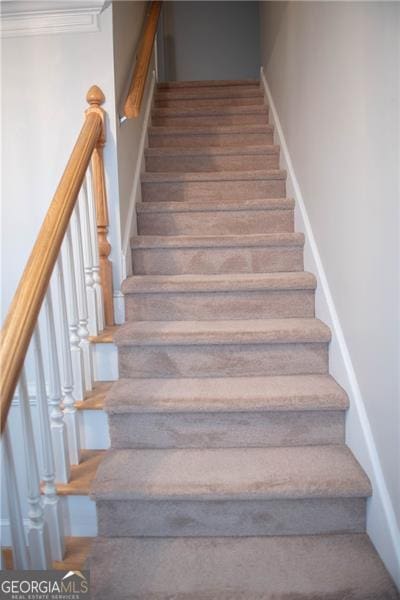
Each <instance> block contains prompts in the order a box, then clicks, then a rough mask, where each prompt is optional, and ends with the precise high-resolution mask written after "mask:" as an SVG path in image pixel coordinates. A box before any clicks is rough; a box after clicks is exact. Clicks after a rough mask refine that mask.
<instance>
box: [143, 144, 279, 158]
mask: <svg viewBox="0 0 400 600" xmlns="http://www.w3.org/2000/svg"><path fill="white" fill-rule="evenodd" d="M144 153H145V155H146V156H168V157H171V156H208V155H213V156H231V155H245V154H279V146H277V145H275V144H249V145H246V144H243V145H241V146H201V147H200V148H199V147H196V148H193V147H192V146H183V147H180V146H171V147H163V146H161V147H160V148H157V147H155V148H145V151H144Z"/></svg>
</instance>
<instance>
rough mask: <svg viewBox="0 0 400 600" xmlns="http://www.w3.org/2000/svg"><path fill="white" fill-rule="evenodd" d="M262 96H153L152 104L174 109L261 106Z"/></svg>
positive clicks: (262, 102) (157, 106)
mask: <svg viewBox="0 0 400 600" xmlns="http://www.w3.org/2000/svg"><path fill="white" fill-rule="evenodd" d="M263 104H264V98H263V97H262V96H248V97H245V98H240V97H239V98H206V99H204V98H179V99H178V98H175V99H174V98H159V97H157V96H156V97H155V101H154V106H155V107H156V108H174V109H179V110H181V109H185V108H189V109H193V108H198V109H204V108H219V107H224V108H225V107H226V106H262V105H263Z"/></svg>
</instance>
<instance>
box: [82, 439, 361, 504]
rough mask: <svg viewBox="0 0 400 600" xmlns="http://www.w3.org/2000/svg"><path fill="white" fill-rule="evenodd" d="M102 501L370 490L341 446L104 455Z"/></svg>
mask: <svg viewBox="0 0 400 600" xmlns="http://www.w3.org/2000/svg"><path fill="white" fill-rule="evenodd" d="M91 495H92V497H94V498H95V499H97V500H100V499H103V500H106V499H109V500H111V499H115V500H117V499H118V500H126V499H153V500H156V499H157V500H161V499H163V500H167V499H171V500H178V499H182V500H184V499H185V500H188V499H190V500H196V499H197V500H212V499H218V498H220V499H228V498H229V499H235V500H250V499H261V498H262V499H271V500H272V499H284V498H287V499H288V498H293V499H294V498H322V497H330V498H331V497H335V498H336V497H345V498H348V497H366V496H369V495H371V484H370V482H369V480H368V477H367V476H366V474H365V473H364V471H363V470H362V469H361V467H360V465H359V464H358V462H357V461H356V459H355V458H354V456H353V454H352V453H351V451H350V450H349V449H348V448H347V446H345V445H337V446H297V447H269V448H268V447H266V448H201V449H192V448H185V449H165V448H164V449H162V450H158V449H150V450H148V449H145V450H142V449H140V450H132V449H123V450H110V451H108V452H107V453H106V455H105V457H104V460H103V461H102V463H101V465H100V467H99V469H98V471H97V475H96V478H95V481H94V482H93V485H92V490H91Z"/></svg>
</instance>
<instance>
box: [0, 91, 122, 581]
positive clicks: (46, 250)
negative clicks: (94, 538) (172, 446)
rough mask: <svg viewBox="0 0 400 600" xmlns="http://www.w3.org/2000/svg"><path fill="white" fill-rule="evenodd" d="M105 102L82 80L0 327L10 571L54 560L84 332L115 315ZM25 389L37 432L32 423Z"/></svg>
mask: <svg viewBox="0 0 400 600" xmlns="http://www.w3.org/2000/svg"><path fill="white" fill-rule="evenodd" d="M104 100H105V98H104V95H103V93H102V91H101V90H100V89H99V88H98V87H97V86H93V87H92V88H90V90H89V92H88V94H87V101H88V103H89V108H88V109H87V110H86V114H85V121H84V124H83V126H82V129H81V131H80V134H79V136H78V139H77V142H76V144H75V147H74V149H73V151H72V154H71V156H70V159H69V161H68V164H67V166H66V168H65V171H64V174H63V176H62V178H61V180H60V183H59V185H58V187H57V190H56V193H55V195H54V197H53V200H52V202H51V204H50V207H49V209H48V212H47V214H46V217H45V220H44V222H43V224H42V227H41V229H40V232H39V235H38V237H37V240H36V243H35V245H34V247H33V250H32V253H31V255H30V258H29V260H28V263H27V265H26V267H25V270H24V272H23V275H22V278H21V281H20V283H19V286H18V288H17V291H16V293H15V296H14V299H13V301H12V303H11V306H10V309H9V312H8V315H7V317H6V320H5V324H4V327H3V329H2V332H1V341H0V366H1V383H0V392H1V395H0V410H1V431H2V433H3V436H2V451H3V469H4V472H5V476H6V479H7V490H6V492H7V493H6V497H7V498H8V502H7V504H8V514H9V520H10V535H11V543H12V553H13V561H14V568H17V569H19V568H21V569H28V568H32V569H48V568H51V564H52V561H53V560H62V557H63V552H64V535H63V522H62V518H61V514H60V507H59V504H58V497H57V494H56V487H55V486H56V483H57V482H60V483H67V482H68V480H69V475H70V466H71V464H77V463H79V461H80V432H79V420H78V415H77V409H76V402H77V401H81V400H83V399H84V397H85V395H86V393H87V392H89V391H90V390H92V387H93V383H94V373H93V362H92V354H91V344H90V341H89V336H96V335H98V334H99V333H100V332H101V331H102V330H103V329H104V327H105V326H107V325H112V324H113V323H114V317H113V295H112V271H111V263H110V261H109V258H108V257H109V254H110V250H111V246H110V244H109V242H108V240H107V232H108V210H107V196H106V188H105V177H104V163H103V146H104V144H105V113H104V110H103V109H102V108H101V105H102V104H103V103H104ZM89 166H91V168H89ZM26 367H28V372H29V383H28V379H27V376H26V372H27V368H26ZM31 389H33V395H34V397H35V400H36V402H35V404H36V407H37V408H36V410H37V419H38V424H39V430H38V431H36V430H34V429H33V425H32V415H31V407H30V395H31V394H32V392H31V391H30V390H31ZM14 396H15V397H16V398H17V399H18V403H19V410H20V423H21V432H20V434H19V435H18V436H16V435H15V431H14V429H13V431H12V432H10V431H9V427H8V421H7V416H8V414H9V410H10V406H11V403H12V400H13V398H14ZM49 408H50V412H49ZM11 433H12V435H11ZM14 444H18V446H17V447H16V448H15V447H14ZM20 446H23V448H24V456H25V460H24V462H23V465H22V471H23V472H22V473H21V469H19V470H18V471H17V470H16V466H15V462H14V458H15V457H19V456H20ZM15 450H17V453H15ZM38 454H40V456H41V461H40V462H39V461H38V459H37V455H38ZM17 472H18V477H17ZM21 477H23V479H25V488H26V494H27V501H28V530H27V533H25V528H24V519H23V516H22V515H23V512H22V509H21V506H23V505H24V504H25V501H21V498H20V496H19V494H18V489H21V481H19V482H18V483H17V479H20V478H21ZM22 481H23V480H22ZM22 485H23V484H22Z"/></svg>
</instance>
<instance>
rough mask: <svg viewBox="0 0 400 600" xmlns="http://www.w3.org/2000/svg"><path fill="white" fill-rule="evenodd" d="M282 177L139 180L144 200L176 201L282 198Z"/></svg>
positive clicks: (283, 186) (283, 192)
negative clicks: (241, 179) (155, 181)
mask: <svg viewBox="0 0 400 600" xmlns="http://www.w3.org/2000/svg"><path fill="white" fill-rule="evenodd" d="M285 188H286V186H285V180H284V179H258V180H243V181H185V182H179V181H174V182H165V183H147V182H143V183H142V200H143V201H144V202H162V201H166V202H180V201H182V202H183V201H185V200H215V201H219V200H246V199H248V198H252V199H257V198H283V197H284V196H285V193H286V192H285Z"/></svg>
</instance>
